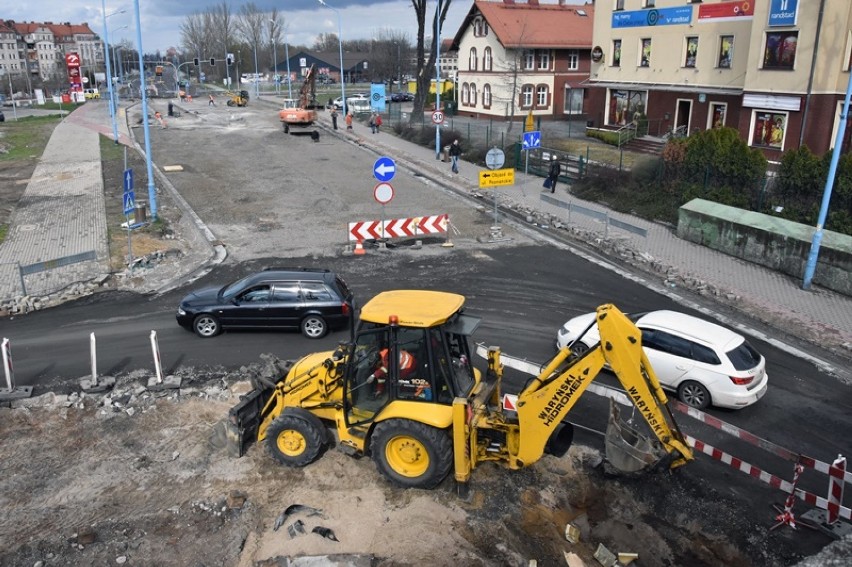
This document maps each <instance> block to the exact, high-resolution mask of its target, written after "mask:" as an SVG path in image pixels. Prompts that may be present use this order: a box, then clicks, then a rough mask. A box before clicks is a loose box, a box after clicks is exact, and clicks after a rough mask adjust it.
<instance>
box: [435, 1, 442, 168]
mask: <svg viewBox="0 0 852 567" xmlns="http://www.w3.org/2000/svg"><path fill="white" fill-rule="evenodd" d="M435 38H436V41H435V112H439V111H440V110H441V0H438V13H437V15H436V17H435ZM435 159H441V125H440V124H435Z"/></svg>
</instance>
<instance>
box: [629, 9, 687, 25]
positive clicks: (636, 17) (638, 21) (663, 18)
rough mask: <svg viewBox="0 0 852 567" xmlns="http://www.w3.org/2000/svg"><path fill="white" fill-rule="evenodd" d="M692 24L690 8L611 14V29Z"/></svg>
mask: <svg viewBox="0 0 852 567" xmlns="http://www.w3.org/2000/svg"><path fill="white" fill-rule="evenodd" d="M690 23H692V6H677V7H675V8H660V9H658V10H632V11H629V12H621V11H619V12H613V14H612V27H613V28H638V27H644V26H673V25H678V24H690Z"/></svg>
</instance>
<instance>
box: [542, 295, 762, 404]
mask: <svg viewBox="0 0 852 567" xmlns="http://www.w3.org/2000/svg"><path fill="white" fill-rule="evenodd" d="M630 319H632V320H633V322H634V323H635V324H636V326H637V327H638V328H639V329H640V330H641V331H642V347H643V348H644V350H645V354H646V356H647V357H648V360H649V361H650V362H651V366H652V367H653V369H654V372H655V373H656V374H657V378H658V379H659V381H660V384H661V385H662V386H663V387H664V388H666V389H668V390H671V391H673V392H676V393H677V397H678V398H679V399H680V400H681V401H682V402H683V403H685V404H687V405H690V406H692V407H694V408H699V409H701V408H705V407H707V406H708V405H711V404H712V405H714V406H718V407H723V408H731V409H738V408H743V407H746V406H750V405H751V404H753V403H755V402H756V401H757V400H759V399H760V398H762V397H763V395H764V394H765V393H766V388H767V384H768V382H769V376H768V375H767V374H766V359H765V358H764V357H763V356H761V354H760V353H759V352H757V351H756V350H755V349H754V348H753V347H752V346H751V345H750V344H749V343H748V341H746V340H745V338H744V337H743V336H742V335H740V334H737V333H735V332H733V331H731V330H729V329H726V328H725V327H722V326H720V325H717V324H715V323H710V322H708V321H704V320H703V319H698V318H696V317H693V316H691V315H686V314H685V313H678V312H676V311H651V312H649V313H638V314H635V315H631V316H630ZM590 325H591V328H590V329H589V331H588V332H587V333H586V334H585V335H583V336H582V337H580V338H579V340H578V337H579V335H580V333H582V332H583V331H584V330H586V328H587V327H589V326H590ZM599 341H600V334H599V333H598V327H597V324H595V314H594V313H587V314H585V315H580V316H579V317H575V318H573V319H571V320H570V321H568V322H567V323H565V324H564V325H563V326H562V328H561V329H559V332H558V333H557V336H556V346H557V347H558V348H562V347H564V346H566V345H571V349H572V350H573V351H574V352H575V353H577V354H581V353H583V352H585V351H587V350H588V349H589V348H591V347H592V346H594V345H595V344H597V343H598V342H599Z"/></svg>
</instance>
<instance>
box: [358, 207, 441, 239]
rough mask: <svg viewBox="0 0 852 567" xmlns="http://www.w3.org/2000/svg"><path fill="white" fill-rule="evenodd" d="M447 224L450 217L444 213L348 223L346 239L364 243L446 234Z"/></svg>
mask: <svg viewBox="0 0 852 567" xmlns="http://www.w3.org/2000/svg"><path fill="white" fill-rule="evenodd" d="M449 222H450V216H449V215H448V214H446V213H444V214H440V215H426V216H422V217H409V218H404V219H390V220H372V221H357V222H350V223H349V231H348V239H349V241H350V242H364V241H365V240H385V239H390V238H412V237H417V236H427V235H430V234H448V232H447V227H448V225H449Z"/></svg>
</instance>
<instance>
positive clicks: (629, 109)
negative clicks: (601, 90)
mask: <svg viewBox="0 0 852 567" xmlns="http://www.w3.org/2000/svg"><path fill="white" fill-rule="evenodd" d="M646 96H647V93H646V92H645V91H622V90H614V91H612V92H611V94H610V98H609V123H610V124H611V125H613V126H624V125H626V124H628V123H630V122H633V119H634V117H635V116H637V115H639V114H645V100H646Z"/></svg>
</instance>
